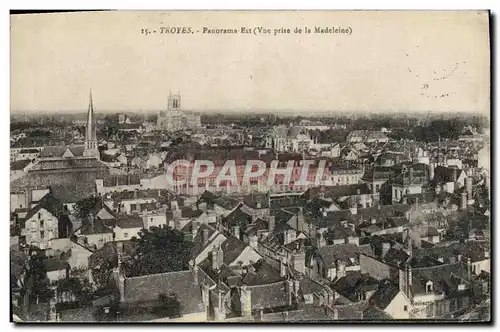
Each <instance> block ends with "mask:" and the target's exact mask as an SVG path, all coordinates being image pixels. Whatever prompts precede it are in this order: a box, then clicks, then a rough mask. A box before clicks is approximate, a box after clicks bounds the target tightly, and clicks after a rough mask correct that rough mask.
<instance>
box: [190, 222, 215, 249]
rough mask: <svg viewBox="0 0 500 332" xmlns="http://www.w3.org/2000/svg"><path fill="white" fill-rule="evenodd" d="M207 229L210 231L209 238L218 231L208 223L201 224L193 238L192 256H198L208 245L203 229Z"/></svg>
mask: <svg viewBox="0 0 500 332" xmlns="http://www.w3.org/2000/svg"><path fill="white" fill-rule="evenodd" d="M205 229H206V230H207V231H208V233H207V235H208V238H209V239H210V238H211V237H212V235H213V234H214V233H215V232H216V230H215V229H214V228H213V227H211V226H209V225H206V224H201V225H200V227H199V228H198V233H196V236H195V237H194V239H193V247H192V249H191V257H197V256H198V255H199V254H200V253H201V252H202V251H203V249H205V247H206V245H207V244H206V243H203V231H204V230H205Z"/></svg>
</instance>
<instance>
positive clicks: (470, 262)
mask: <svg viewBox="0 0 500 332" xmlns="http://www.w3.org/2000/svg"><path fill="white" fill-rule="evenodd" d="M467 278H468V279H469V280H471V278H472V260H471V258H470V257H467Z"/></svg>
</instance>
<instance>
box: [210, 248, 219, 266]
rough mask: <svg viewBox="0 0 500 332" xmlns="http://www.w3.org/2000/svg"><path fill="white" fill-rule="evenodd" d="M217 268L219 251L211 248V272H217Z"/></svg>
mask: <svg viewBox="0 0 500 332" xmlns="http://www.w3.org/2000/svg"><path fill="white" fill-rule="evenodd" d="M219 268H220V266H219V250H218V249H217V248H216V247H213V248H212V270H214V271H218V270H219Z"/></svg>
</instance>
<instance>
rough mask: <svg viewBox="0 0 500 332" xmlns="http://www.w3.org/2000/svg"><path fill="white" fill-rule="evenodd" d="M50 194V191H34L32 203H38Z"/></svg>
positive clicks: (32, 192)
mask: <svg viewBox="0 0 500 332" xmlns="http://www.w3.org/2000/svg"><path fill="white" fill-rule="evenodd" d="M48 193H49V189H48V188H45V189H33V190H32V191H31V201H32V202H37V201H39V200H41V199H42V197H43V196H45V195H47V194H48Z"/></svg>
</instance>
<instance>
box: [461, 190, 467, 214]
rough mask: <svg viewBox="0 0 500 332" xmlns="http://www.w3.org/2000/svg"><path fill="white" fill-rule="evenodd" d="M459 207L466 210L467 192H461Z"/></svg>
mask: <svg viewBox="0 0 500 332" xmlns="http://www.w3.org/2000/svg"><path fill="white" fill-rule="evenodd" d="M460 209H461V210H467V193H466V192H462V199H461V200H460Z"/></svg>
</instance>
